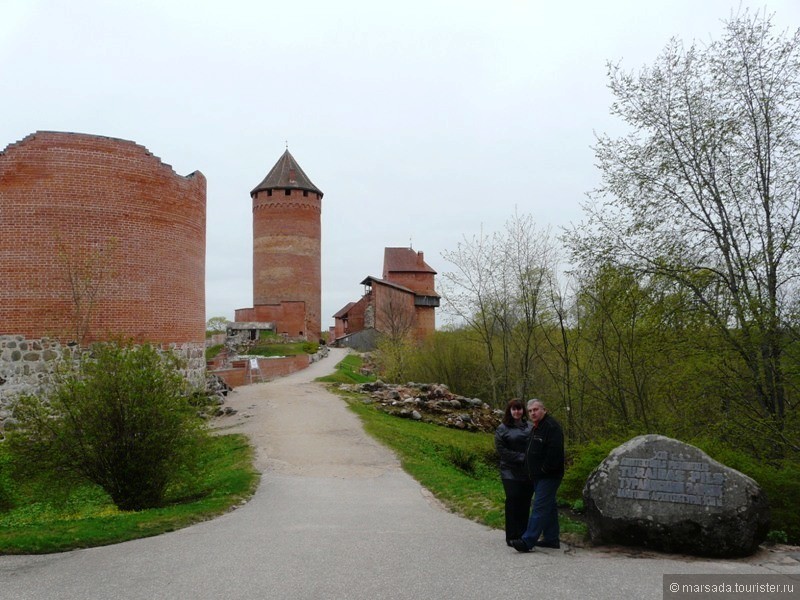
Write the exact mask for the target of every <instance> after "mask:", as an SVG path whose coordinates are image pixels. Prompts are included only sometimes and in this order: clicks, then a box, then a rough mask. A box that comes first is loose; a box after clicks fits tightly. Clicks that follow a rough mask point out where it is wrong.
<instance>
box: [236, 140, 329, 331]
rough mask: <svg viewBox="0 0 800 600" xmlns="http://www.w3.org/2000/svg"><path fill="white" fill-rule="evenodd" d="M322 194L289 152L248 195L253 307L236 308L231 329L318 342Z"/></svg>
mask: <svg viewBox="0 0 800 600" xmlns="http://www.w3.org/2000/svg"><path fill="white" fill-rule="evenodd" d="M322 195H323V194H322V192H321V191H320V190H319V188H317V186H315V185H314V184H313V183H311V180H310V179H309V178H308V176H307V175H306V174H305V172H304V171H303V169H301V168H300V165H298V164H297V161H296V160H295V158H294V157H293V156H292V155H291V154H290V153H289V150H288V149H287V150H286V152H284V153H283V155H282V156H281V157H280V158H279V159H278V162H276V163H275V166H273V167H272V169H271V170H270V171H269V173H267V176H266V177H265V178H264V179H263V180H262V181H261V183H259V184H258V185H257V186H256V187H255V188H253V190H252V191H251V192H250V197H251V199H252V202H253V306H252V307H251V308H240V309H237V310H236V313H235V322H234V323H232V324H231V326H230V329H232V330H234V331H236V330H240V331H241V330H248V331H250V332H251V333H252V334H253V335H255V334H256V332H257V331H258V330H265V329H266V330H272V331H275V332H276V333H278V334H282V335H285V336H286V337H289V338H294V339H297V338H304V339H308V340H313V341H316V340H317V339H318V338H319V336H320V332H321V328H322V321H321V316H320V313H321V305H322V290H321V288H322V278H321V237H322V236H321V225H320V220H321V213H322Z"/></svg>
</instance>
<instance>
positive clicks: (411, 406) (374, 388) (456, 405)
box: [341, 380, 503, 432]
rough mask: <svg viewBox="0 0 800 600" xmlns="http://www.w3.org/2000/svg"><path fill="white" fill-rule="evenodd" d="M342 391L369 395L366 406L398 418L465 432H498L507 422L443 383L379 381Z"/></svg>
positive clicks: (478, 401) (497, 411)
mask: <svg viewBox="0 0 800 600" xmlns="http://www.w3.org/2000/svg"><path fill="white" fill-rule="evenodd" d="M341 387H342V389H345V390H348V391H352V392H356V393H359V394H364V395H366V398H365V399H364V401H365V402H368V403H373V402H374V403H378V404H379V405H380V406H379V408H380V409H381V410H383V411H384V412H387V413H389V414H392V415H395V416H397V417H401V418H406V419H414V420H416V421H423V422H426V423H434V424H436V425H443V426H446V427H453V428H455V429H463V430H465V431H484V432H494V430H495V429H497V426H498V425H499V424H500V420H501V419H502V418H503V411H501V410H497V409H493V408H491V407H490V406H489V405H488V404H486V403H485V402H484V401H483V400H480V399H478V398H466V397H464V396H459V395H457V394H453V393H452V392H451V391H450V390H449V389H448V387H447V386H446V385H444V384H441V383H413V382H412V383H406V384H403V385H399V384H388V383H384V382H382V381H380V380H378V381H374V382H369V383H362V384H358V385H354V384H343V385H342V386H341Z"/></svg>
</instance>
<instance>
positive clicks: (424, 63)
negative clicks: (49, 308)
mask: <svg viewBox="0 0 800 600" xmlns="http://www.w3.org/2000/svg"><path fill="white" fill-rule="evenodd" d="M746 7H749V8H750V9H751V10H761V11H764V10H766V12H768V13H774V14H775V17H774V23H775V24H776V25H777V26H778V28H779V29H780V30H786V29H789V30H794V29H796V28H798V27H800V1H798V0H784V1H777V0H769V2H766V3H765V2H751V1H748V0H744V1H742V2H740V1H739V0H584V1H572V2H570V1H568V0H562V1H561V2H555V1H548V2H544V1H540V0H491V1H488V0H487V1H485V2H484V1H472V0H456V1H450V0H447V1H438V0H426V1H422V0H404V1H403V2H396V3H388V2H376V1H374V0H364V1H360V0H359V1H354V0H338V1H331V0H317V1H304V0H281V1H275V0H252V1H250V0H226V1H224V2H212V1H204V0H131V1H115V0H72V1H69V2H67V1H64V0H0V85H2V93H0V150H2V149H3V148H5V147H6V146H7V145H8V144H11V143H13V142H15V141H17V140H19V139H22V138H23V137H25V136H27V135H28V134H30V133H33V132H34V131H37V130H54V131H72V132H80V133H89V134H96V135H104V136H110V137H117V138H123V139H127V140H132V141H134V142H136V143H138V144H141V145H143V146H145V147H147V149H148V150H150V152H152V153H153V154H155V155H156V156H158V157H160V158H161V159H162V161H163V162H165V163H167V164H170V165H172V167H173V168H174V169H175V171H176V172H177V173H178V174H180V175H188V174H189V173H191V172H193V171H196V170H199V171H201V172H202V173H203V174H204V175H205V176H206V178H207V179H208V212H207V215H208V230H207V246H206V257H207V259H206V260H207V263H206V264H207V268H206V309H207V310H206V313H207V316H208V317H211V316H218V315H219V316H225V317H227V318H230V319H232V318H233V311H234V309H236V308H243V307H249V306H252V303H253V289H252V220H251V216H252V205H251V200H250V195H249V193H250V190H251V189H252V188H253V187H255V186H256V185H257V184H258V183H259V182H260V181H261V180H262V179H263V178H264V176H265V175H266V174H267V172H268V171H269V169H270V168H271V167H272V166H273V165H274V164H275V162H276V161H277V159H278V158H279V157H280V155H281V154H282V153H283V151H284V149H285V147H286V146H285V144H286V142H287V141H288V145H289V150H290V152H291V153H292V154H293V155H294V157H295V158H296V159H297V161H298V163H299V164H300V166H301V167H302V168H303V170H304V171H305V172H306V174H307V175H308V176H309V178H310V179H311V181H313V182H314V184H315V185H316V186H317V187H319V188H320V189H321V190H322V191H323V192H324V194H325V196H324V198H323V200H322V270H323V290H322V311H323V314H322V317H323V321H322V322H323V327H327V326H330V325H332V324H333V319H332V315H333V314H334V313H335V312H336V311H338V310H339V309H340V308H341V307H342V306H344V305H345V304H346V303H347V302H349V301H354V300H357V299H358V298H359V297H360V296H361V294H362V292H363V289H362V287H361V286H360V285H359V282H360V281H361V280H362V279H363V278H364V277H366V276H367V275H374V276H378V277H380V276H381V274H382V267H383V264H382V263H383V249H384V247H386V246H409V245H411V246H412V247H413V248H414V249H415V250H421V251H423V252H424V253H425V259H426V261H427V262H428V264H430V265H431V266H432V267H433V268H434V269H436V270H437V271H438V272H439V273H443V272H445V271H448V270H450V269H451V268H452V267H451V266H450V265H448V263H446V262H445V261H444V259H443V258H442V256H441V253H442V252H443V251H445V250H454V249H455V248H456V247H457V245H458V243H459V241H461V240H462V239H463V238H464V237H465V236H466V237H467V238H469V237H472V236H473V235H475V234H477V233H479V231H480V230H481V227H483V230H484V231H485V232H491V231H495V230H498V229H501V228H502V227H503V224H504V223H505V222H506V221H507V220H508V219H509V218H510V217H511V216H512V215H513V213H514V211H515V208H516V209H517V210H518V211H519V212H520V213H530V214H532V215H533V216H534V218H535V219H536V221H537V223H538V225H539V226H540V227H543V228H544V227H547V226H550V227H552V228H553V229H557V228H559V227H561V226H564V225H567V224H569V223H570V222H578V221H580V220H581V218H582V215H581V210H580V203H581V201H582V200H583V199H584V197H585V193H586V192H587V191H588V190H590V189H592V188H593V187H594V186H596V185H597V184H598V182H599V176H598V172H597V169H596V168H595V166H594V157H593V154H592V150H591V145H592V143H593V140H594V134H595V132H597V133H601V132H609V133H613V132H616V131H621V130H620V124H619V123H617V122H615V121H614V120H612V119H611V117H610V116H609V115H608V108H609V105H610V103H611V97H610V94H609V92H608V90H607V88H606V62H607V61H613V62H621V63H622V65H623V66H624V67H626V68H627V69H628V70H638V69H639V68H640V67H641V66H643V65H645V64H651V63H652V62H653V60H654V59H655V58H656V57H657V55H658V54H659V52H660V51H661V50H662V49H663V47H664V45H665V44H666V43H667V41H668V40H669V39H670V37H673V36H677V37H679V38H681V39H683V40H684V41H685V42H687V43H688V42H690V41H692V40H697V41H699V42H707V41H708V40H709V39H710V38H711V37H713V38H719V37H720V33H721V31H722V24H721V20H722V19H725V18H728V17H729V16H730V15H731V12H732V11H733V12H736V11H738V10H740V9H743V8H746ZM0 235H2V233H0Z"/></svg>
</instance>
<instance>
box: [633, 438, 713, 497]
mask: <svg viewBox="0 0 800 600" xmlns="http://www.w3.org/2000/svg"><path fill="white" fill-rule="evenodd" d="M618 480H619V484H618V487H617V497H618V498H631V499H634V500H653V501H655V502H675V503H677V504H698V505H701V506H722V495H723V494H722V490H723V484H724V483H725V473H723V472H721V471H712V470H711V469H710V467H709V464H708V463H706V462H693V461H687V460H685V459H684V457H683V456H682V455H680V454H671V453H668V452H664V451H660V452H654V453H653V457H652V458H628V457H626V458H622V459H620V461H619V474H618Z"/></svg>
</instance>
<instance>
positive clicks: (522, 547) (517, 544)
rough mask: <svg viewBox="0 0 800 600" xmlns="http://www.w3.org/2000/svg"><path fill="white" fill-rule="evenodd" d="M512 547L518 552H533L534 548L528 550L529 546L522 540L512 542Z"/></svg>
mask: <svg viewBox="0 0 800 600" xmlns="http://www.w3.org/2000/svg"><path fill="white" fill-rule="evenodd" d="M511 545H512V546H514V550H516V551H517V552H533V548H528V544H526V543H525V542H523V541H522V540H511Z"/></svg>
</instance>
